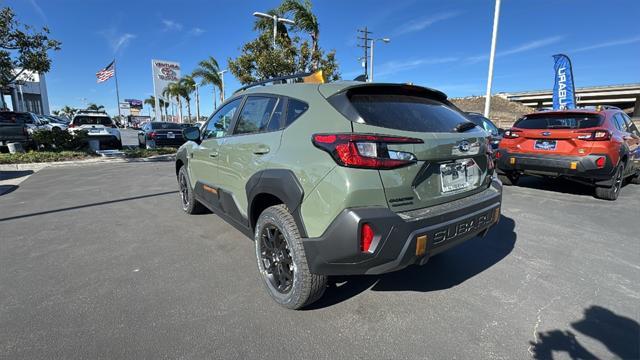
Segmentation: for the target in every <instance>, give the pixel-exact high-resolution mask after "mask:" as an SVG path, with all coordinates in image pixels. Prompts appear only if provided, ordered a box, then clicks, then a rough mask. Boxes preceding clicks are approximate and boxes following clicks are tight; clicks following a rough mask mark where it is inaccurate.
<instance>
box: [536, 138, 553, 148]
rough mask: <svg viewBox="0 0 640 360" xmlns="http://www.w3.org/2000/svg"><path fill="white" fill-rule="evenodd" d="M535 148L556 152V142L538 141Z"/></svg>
mask: <svg viewBox="0 0 640 360" xmlns="http://www.w3.org/2000/svg"><path fill="white" fill-rule="evenodd" d="M534 148H535V149H537V150H555V149H556V141H555V140H536V143H535V145H534Z"/></svg>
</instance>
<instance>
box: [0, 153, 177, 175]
mask: <svg viewBox="0 0 640 360" xmlns="http://www.w3.org/2000/svg"><path fill="white" fill-rule="evenodd" d="M175 158H176V155H175V154H167V155H155V156H150V157H147V158H132V159H127V158H97V159H86V160H70V161H54V162H42V163H24V164H0V171H21V170H33V171H39V170H41V169H44V168H46V167H50V166H53V167H55V166H82V165H93V164H104V163H110V164H118V163H122V164H126V163H132V162H155V161H173V160H175Z"/></svg>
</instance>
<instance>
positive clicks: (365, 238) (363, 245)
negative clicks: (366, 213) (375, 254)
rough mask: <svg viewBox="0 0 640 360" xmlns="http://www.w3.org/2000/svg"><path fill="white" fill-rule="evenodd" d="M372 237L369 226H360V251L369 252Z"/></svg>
mask: <svg viewBox="0 0 640 360" xmlns="http://www.w3.org/2000/svg"><path fill="white" fill-rule="evenodd" d="M374 235H375V234H374V232H373V228H372V227H371V225H369V224H367V223H364V224H362V228H361V229H360V251H362V252H369V249H371V243H373V237H374Z"/></svg>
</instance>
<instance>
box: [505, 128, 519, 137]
mask: <svg viewBox="0 0 640 360" xmlns="http://www.w3.org/2000/svg"><path fill="white" fill-rule="evenodd" d="M520 132H522V130H514V129H509V130H505V132H504V134H503V135H502V137H503V138H505V139H515V138H519V137H520V135H519V134H518V133H520Z"/></svg>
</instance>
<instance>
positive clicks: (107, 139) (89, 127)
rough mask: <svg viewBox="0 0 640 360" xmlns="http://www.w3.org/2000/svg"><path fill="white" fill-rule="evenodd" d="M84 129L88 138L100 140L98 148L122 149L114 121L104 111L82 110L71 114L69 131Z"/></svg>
mask: <svg viewBox="0 0 640 360" xmlns="http://www.w3.org/2000/svg"><path fill="white" fill-rule="evenodd" d="M80 130H85V131H86V132H87V134H88V136H89V139H97V140H99V141H100V149H114V148H115V149H122V137H121V136H120V130H118V127H117V126H116V124H115V122H114V121H113V120H112V119H111V118H110V117H109V115H107V113H106V112H104V111H89V110H82V111H80V112H78V113H77V114H75V115H74V116H73V119H72V120H71V122H70V123H69V131H70V132H72V133H74V132H76V131H80Z"/></svg>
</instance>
